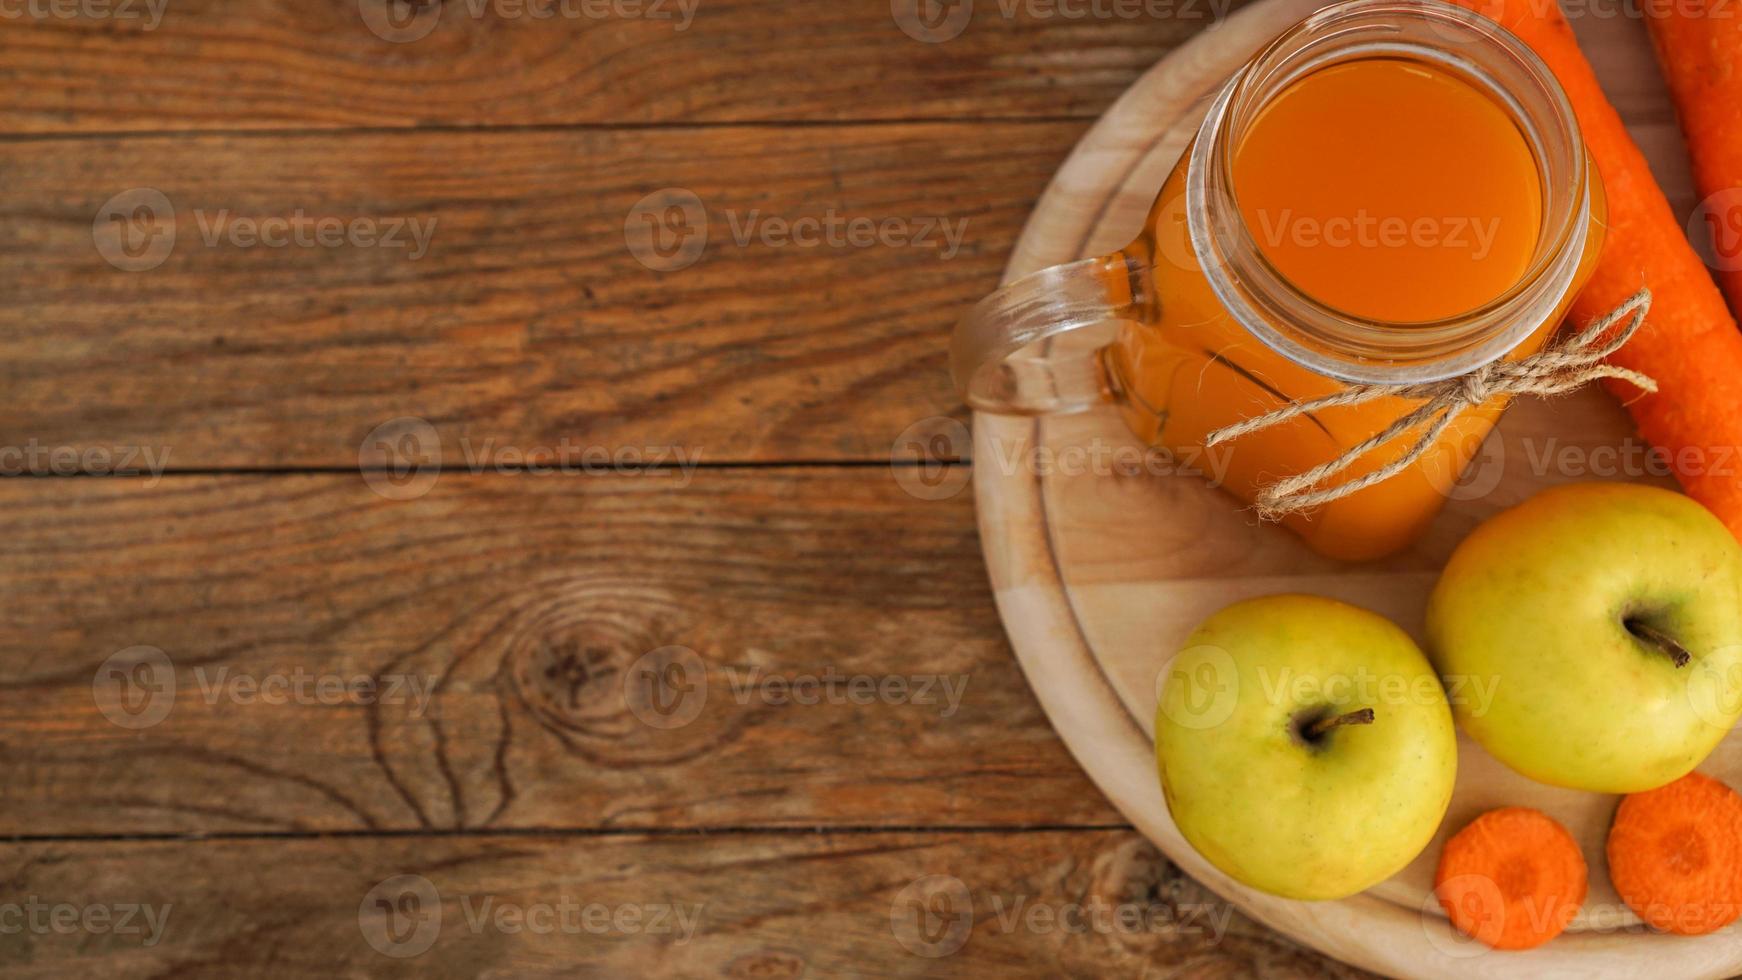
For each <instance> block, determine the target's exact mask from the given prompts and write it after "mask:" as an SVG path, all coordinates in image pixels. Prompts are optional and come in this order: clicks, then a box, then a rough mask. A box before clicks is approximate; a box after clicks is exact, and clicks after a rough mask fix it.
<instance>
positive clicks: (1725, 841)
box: [1608, 772, 1742, 936]
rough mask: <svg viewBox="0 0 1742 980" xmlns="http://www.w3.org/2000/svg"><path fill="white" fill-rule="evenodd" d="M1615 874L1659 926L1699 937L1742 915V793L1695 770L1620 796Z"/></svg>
mask: <svg viewBox="0 0 1742 980" xmlns="http://www.w3.org/2000/svg"><path fill="white" fill-rule="evenodd" d="M1608 851H1609V879H1610V880H1611V881H1613V882H1614V883H1615V890H1616V891H1617V892H1620V893H1621V899H1622V901H1624V902H1626V903H1627V907H1628V908H1630V909H1632V910H1633V911H1634V912H1635V913H1636V914H1638V916H1639V917H1640V918H1641V919H1644V920H1645V921H1646V923H1647V924H1648V925H1650V926H1652V927H1653V928H1655V929H1661V930H1663V931H1664V932H1675V933H1680V934H1682V935H1684V936H1698V935H1701V934H1703V933H1708V932H1712V931H1714V930H1717V929H1722V928H1723V927H1724V926H1727V925H1729V924H1730V923H1731V922H1734V921H1735V920H1736V917H1737V915H1739V914H1742V796H1737V795H1736V791H1735V790H1732V789H1731V788H1730V787H1728V786H1725V785H1724V784H1723V783H1720V782H1718V781H1717V780H1716V779H1712V778H1711V777H1709V776H1702V775H1700V774H1699V773H1697V772H1695V773H1689V774H1688V775H1686V776H1683V777H1682V778H1680V779H1678V780H1676V781H1675V782H1673V783H1670V784H1669V785H1667V786H1660V787H1658V788H1657V789H1654V790H1649V791H1647V792H1644V793H1634V794H1632V795H1630V796H1628V797H1627V798H1626V799H1624V800H1622V801H1621V806H1620V807H1619V808H1618V809H1617V810H1616V811H1615V822H1614V823H1613V824H1611V825H1610V827H1609V847H1608Z"/></svg>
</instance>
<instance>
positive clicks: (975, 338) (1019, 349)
mask: <svg viewBox="0 0 1742 980" xmlns="http://www.w3.org/2000/svg"><path fill="white" fill-rule="evenodd" d="M1141 275H1142V273H1141V267H1140V266H1139V264H1138V263H1137V262H1135V261H1133V259H1132V258H1131V257H1128V256H1127V255H1126V254H1125V253H1124V252H1114V253H1112V254H1110V255H1101V256H1097V257H1095V258H1092V259H1079V260H1078V261H1076V262H1069V263H1066V264H1064V265H1055V266H1053V267H1052V268H1050V269H1042V270H1040V271H1039V272H1035V273H1031V274H1029V275H1026V276H1023V277H1022V278H1020V279H1018V280H1016V281H1015V282H1012V283H1010V284H1008V285H1006V286H1004V287H1003V288H1001V289H999V290H998V291H997V292H995V293H993V294H992V295H990V296H987V297H986V298H985V299H983V300H981V301H980V302H979V303H977V304H975V306H974V308H973V309H972V310H970V311H969V312H968V315H967V316H965V317H963V318H962V321H961V322H960V323H958V324H957V325H956V332H955V334H954V336H952V337H951V338H950V374H951V375H952V376H953V377H954V379H955V383H956V391H957V392H958V393H959V394H960V395H961V397H962V400H963V401H964V402H966V403H967V405H968V407H969V408H972V409H974V410H975V411H980V412H991V413H994V414H998V415H1063V414H1067V413H1070V412H1080V411H1083V410H1084V409H1088V408H1093V407H1094V406H1096V405H1100V404H1103V403H1105V402H1110V401H1114V400H1116V399H1117V398H1118V391H1117V385H1116V383H1115V381H1114V378H1113V376H1112V374H1110V373H1109V371H1108V370H1107V366H1106V363H1105V359H1104V356H1103V355H1104V352H1105V351H1106V348H1105V347H1094V348H1087V347H1085V345H1082V344H1062V345H1061V344H1053V343H1050V342H1049V341H1052V340H1055V339H1059V338H1062V337H1064V336H1065V335H1066V334H1070V333H1073V332H1075V331H1078V330H1083V329H1086V328H1090V327H1096V326H1100V325H1103V324H1106V323H1108V322H1110V321H1120V320H1137V319H1139V316H1138V310H1137V297H1138V290H1137V289H1135V288H1134V284H1136V283H1138V282H1140V281H1141Z"/></svg>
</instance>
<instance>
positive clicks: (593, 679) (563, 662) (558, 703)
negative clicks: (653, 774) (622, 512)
mask: <svg viewBox="0 0 1742 980" xmlns="http://www.w3.org/2000/svg"><path fill="white" fill-rule="evenodd" d="M673 612H674V611H673V610H671V609H669V608H667V607H666V605H665V604H664V603H662V602H658V601H655V602H651V603H640V602H635V601H625V597H622V596H614V597H601V599H598V600H594V601H587V600H586V599H584V598H583V599H581V600H580V601H566V600H565V601H559V602H557V603H555V604H552V605H550V606H548V607H547V608H545V609H542V610H540V611H539V612H538V613H537V614H536V615H534V616H532V617H529V618H522V619H521V621H520V622H519V623H518V624H517V634H516V635H515V637H514V638H513V640H512V642H511V645H510V649H509V654H508V666H509V670H510V673H511V677H512V681H513V684H514V688H515V690H516V692H517V693H518V694H519V696H520V699H521V700H522V701H523V702H524V703H525V704H526V706H527V707H528V708H529V709H530V710H531V711H532V713H533V714H534V715H535V716H536V717H537V718H538V720H539V722H540V724H542V725H544V726H545V727H547V728H551V729H556V730H560V731H567V732H574V733H577V734H581V735H587V736H592V737H597V738H624V737H628V736H630V735H633V734H634V733H635V731H636V730H637V729H638V728H639V727H641V722H640V720H639V719H638V718H637V717H636V716H635V714H634V713H633V712H631V710H630V705H629V703H628V701H627V700H626V699H625V697H624V693H623V692H624V686H625V683H626V681H627V680H628V679H629V671H630V668H631V667H632V666H633V665H634V664H635V663H636V662H637V661H638V660H640V659H642V657H644V656H645V655H646V654H647V653H648V652H649V651H653V650H658V649H661V648H664V647H668V646H672V645H673V644H674V643H675V642H676V639H677V637H676V635H675V629H674V624H673Z"/></svg>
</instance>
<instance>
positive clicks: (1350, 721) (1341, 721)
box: [1306, 708, 1373, 742]
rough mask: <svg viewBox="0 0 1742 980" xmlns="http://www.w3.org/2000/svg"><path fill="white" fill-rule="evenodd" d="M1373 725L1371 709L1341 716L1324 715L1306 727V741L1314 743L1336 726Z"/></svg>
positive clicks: (1363, 709)
mask: <svg viewBox="0 0 1742 980" xmlns="http://www.w3.org/2000/svg"><path fill="white" fill-rule="evenodd" d="M1371 724H1373V709H1372V708H1362V709H1360V710H1358V711H1351V712H1349V713H1348V714H1343V715H1326V716H1325V717H1323V718H1320V719H1319V720H1318V721H1315V722H1313V723H1312V724H1311V725H1308V726H1307V730H1306V737H1307V741H1309V742H1310V741H1315V740H1317V739H1319V738H1322V737H1323V736H1324V734H1325V733H1326V732H1328V731H1330V730H1331V729H1333V728H1336V727H1337V726H1338V725H1371Z"/></svg>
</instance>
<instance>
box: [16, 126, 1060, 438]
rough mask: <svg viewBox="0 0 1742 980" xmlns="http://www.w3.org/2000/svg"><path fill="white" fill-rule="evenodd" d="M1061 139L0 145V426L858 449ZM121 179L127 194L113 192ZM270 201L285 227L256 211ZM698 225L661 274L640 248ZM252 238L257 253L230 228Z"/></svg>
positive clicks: (867, 135) (960, 301)
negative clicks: (411, 424)
mask: <svg viewBox="0 0 1742 980" xmlns="http://www.w3.org/2000/svg"><path fill="white" fill-rule="evenodd" d="M1080 131H1081V126H1080V125H1078V124H1074V123H1068V124H1058V123H1042V124H995V125H968V124H926V125H900V126H863V127H843V128H835V129H830V130H828V131H827V134H826V138H823V137H821V136H820V135H819V133H818V132H816V131H814V130H805V129H784V128H759V127H752V128H742V129H739V128H732V129H703V130H681V131H613V132H556V133H509V134H503V133H496V134H489V133H420V134H343V135H313V136H302V137H279V136H262V137H237V136H220V137H201V138H175V139H163V138H129V139H89V140H76V141H59V140H45V141H28V142H22V143H10V144H0V224H4V225H5V227H6V228H7V229H8V235H7V237H6V239H5V241H4V242H0V283H4V287H3V288H4V291H5V293H6V296H7V302H6V303H5V304H3V306H0V387H3V388H4V390H5V391H6V393H7V398H6V399H5V400H4V404H0V446H23V445H25V444H27V443H29V442H30V441H31V440H35V442H36V443H37V444H39V445H42V446H49V447H52V446H63V445H64V446H78V447H88V446H92V445H108V446H114V445H129V446H143V447H154V448H155V449H157V450H158V451H159V452H160V453H162V452H167V453H168V454H169V455H170V459H169V465H170V466H171V467H174V468H181V469H187V468H196V469H199V468H213V467H262V466H275V467H286V466H294V467H352V466H355V465H356V463H357V458H358V447H359V445H360V444H361V443H362V441H363V439H364V437H365V435H367V434H368V433H369V432H370V431H371V430H372V429H373V428H374V427H375V426H377V425H379V424H380V423H382V422H383V421H386V420H388V419H392V418H396V417H400V416H415V417H419V418H422V419H425V420H427V421H429V422H430V423H431V424H432V425H434V426H435V427H436V428H437V430H438V431H439V433H440V436H441V438H442V441H443V445H444V448H445V449H446V450H447V451H449V452H450V453H452V454H454V455H453V456H451V457H450V458H452V459H457V458H459V457H460V456H461V455H463V454H464V453H465V451H466V449H465V446H463V445H462V442H464V443H466V444H468V445H470V446H471V447H473V448H474V450H477V449H481V448H483V447H487V446H489V445H490V444H491V443H496V444H507V445H519V446H527V445H547V446H548V445H553V444H556V443H557V442H558V441H560V440H562V439H565V438H567V439H572V440H577V441H579V442H581V443H582V444H598V445H605V446H612V447H620V446H635V447H678V448H681V449H683V450H685V451H686V452H688V453H689V454H691V455H692V456H693V455H697V454H699V455H700V456H701V457H702V458H703V459H704V460H705V461H707V462H716V463H717V462H728V461H743V460H771V459H772V460H783V459H809V460H879V461H881V460H886V459H888V457H889V453H890V447H891V445H892V444H893V442H894V441H895V439H896V437H897V436H898V435H899V434H900V433H901V432H903V430H905V429H906V428H908V426H910V425H911V424H913V423H914V422H915V421H917V420H921V419H925V418H928V417H931V416H938V415H948V414H951V413H955V414H957V415H958V416H965V412H964V411H963V410H962V409H961V408H960V405H959V403H958V402H957V400H956V398H955V395H954V393H953V391H952V390H951V387H950V384H949V379H948V373H947V363H946V361H947V355H946V352H945V351H946V346H947V345H946V337H947V336H948V332H949V330H950V328H951V326H952V324H953V323H954V321H955V320H956V319H957V317H959V316H960V314H961V312H962V311H963V310H964V309H965V308H966V307H967V306H968V305H969V304H971V303H972V302H973V301H974V300H976V299H977V298H978V297H979V296H980V295H981V294H983V293H984V292H986V291H988V290H990V289H991V288H992V287H993V286H994V285H996V283H997V280H998V274H999V270H1000V268H1001V266H1002V264H1003V262H1004V259H1005V256H1006V250H1007V249H1008V247H1009V243H1010V242H1012V241H1014V239H1015V237H1016V233H1017V231H1018V230H1019V229H1020V227H1021V225H1022V222H1023V220H1024V219H1025V218H1026V216H1027V212H1028V208H1029V206H1030V204H1031V202H1032V201H1033V199H1034V198H1035V197H1036V196H1037V195H1038V194H1039V192H1040V190H1041V189H1042V188H1043V187H1044V186H1045V184H1046V182H1047V180H1048V179H1049V178H1050V177H1051V174H1052V171H1053V168H1054V167H1055V166H1056V165H1057V162H1058V160H1059V159H1060V158H1062V157H1063V156H1064V154H1065V153H1066V152H1068V150H1069V148H1070V147H1071V145H1072V144H1073V142H1074V141H1075V139H1076V137H1077V136H1078V134H1079V133H1080ZM135 188H149V189H155V190H156V191H159V192H161V194H162V195H163V197H162V198H159V199H157V201H158V202H159V203H153V204H152V205H151V207H153V208H155V211H152V212H138V211H137V206H138V205H139V204H140V198H139V195H138V194H134V195H133V196H132V197H127V196H122V197H121V198H120V203H118V204H116V203H113V201H114V200H115V199H116V196H117V195H120V194H122V192H124V191H128V190H130V189H135ZM664 189H669V190H670V191H671V193H670V194H668V195H664V196H655V197H651V198H650V197H649V195H650V194H652V193H653V192H657V191H661V190H664ZM140 193H145V192H144V191H141V192H140ZM686 193H687V194H688V195H691V196H689V197H686V196H685V194H686ZM145 200H150V198H149V197H147V198H145ZM164 201H166V202H167V204H165V203H161V202H164ZM129 202H131V203H129ZM672 202H676V205H683V204H685V202H688V203H689V205H690V206H692V207H693V208H694V210H693V212H690V213H693V214H694V218H693V219H691V218H688V217H686V216H685V214H686V212H685V211H683V209H682V207H679V210H678V211H677V213H676V214H675V216H674V215H671V214H668V213H667V206H668V204H671V203H672ZM676 205H674V206H676ZM123 211H124V212H125V214H122V213H120V212H123ZM158 212H163V213H166V214H171V213H172V214H171V216H172V217H173V219H174V220H173V222H171V221H170V220H169V217H162V220H161V223H157V222H154V221H152V220H150V219H149V215H150V214H153V213H158ZM287 219H295V220H297V221H298V222H300V223H299V224H297V225H296V226H295V228H294V233H295V235H293V234H292V232H293V229H292V228H291V227H290V226H289V225H288V224H286V225H283V226H280V227H277V228H276V229H275V228H274V227H273V226H272V225H271V224H270V223H269V222H271V221H274V220H276V221H280V222H283V221H286V220H287ZM637 219H641V220H637ZM649 221H651V222H654V223H655V224H652V225H650V224H649V223H648V222H649ZM692 221H693V223H687V224H686V222H692ZM117 222H120V223H119V224H117ZM320 222H326V225H325V226H324V227H326V233H327V234H328V235H329V237H328V238H327V239H326V241H327V242H329V243H337V244H336V245H334V246H333V247H327V246H325V245H323V244H322V240H321V239H320V238H319V237H317V236H319V235H321V234H322V231H321V228H322V227H323V226H322V225H321V224H320ZM660 222H664V223H665V224H659V223H660ZM704 222H705V225H706V237H705V247H704V248H702V249H701V250H700V251H699V252H698V253H695V255H694V259H695V261H694V262H693V264H691V265H688V266H686V267H682V268H673V267H672V266H671V264H670V263H668V262H667V261H666V260H665V259H662V258H660V257H659V255H658V253H656V252H652V251H650V246H651V244H652V240H651V239H650V238H648V237H646V236H647V235H648V234H650V233H652V232H653V231H655V230H657V231H658V232H659V234H660V236H661V240H662V241H663V242H664V243H665V244H666V245H669V246H671V247H673V248H678V247H680V246H682V245H683V244H684V243H688V242H702V241H704V239H703V238H701V237H699V236H697V235H695V234H693V233H685V234H680V232H682V231H683V229H684V228H686V227H687V228H698V229H699V228H701V227H702V226H703V223H704ZM94 225H95V226H99V227H94ZM353 227H355V228H356V229H357V231H356V233H353V231H352V229H353ZM420 228H421V229H422V231H423V232H424V233H425V234H426V236H427V241H426V243H425V246H424V248H423V249H422V254H421V255H420V254H419V251H420V250H419V246H418V245H417V244H416V236H417V234H418V231H417V229H420ZM626 229H627V230H626ZM274 231H276V232H277V233H278V235H279V236H280V237H276V238H272V239H269V240H270V241H274V242H278V243H283V244H284V247H270V246H268V245H266V244H260V243H259V241H258V240H257V239H256V238H255V237H254V235H255V233H256V232H258V233H260V234H262V235H270V234H272V233H273V232H274ZM296 235H299V236H300V241H301V242H302V244H298V243H297V242H298V239H297V238H296V237H295V236H296ZM390 235H391V236H392V237H393V239H394V240H395V242H396V243H398V245H399V246H402V247H386V245H385V244H384V243H385V242H386V241H387V239H388V237H389V236H390ZM122 236H125V242H124V241H123V237H122ZM129 243H130V244H131V245H132V246H134V247H136V249H137V256H136V257H135V258H129V257H128V256H127V254H126V253H125V252H123V251H121V248H122V247H123V245H124V244H129ZM154 243H159V244H160V245H161V246H162V247H160V248H158V250H157V251H153V250H152V249H153V248H154V247H158V246H157V245H155V244H154ZM99 245H100V248H99ZM638 255H640V256H643V257H647V258H648V263H643V262H642V261H640V260H639V259H638V257H637V256H638ZM105 256H108V257H109V258H112V259H114V260H115V261H114V262H113V263H112V262H110V261H108V260H106V258H105ZM690 257H691V256H690V255H689V253H682V252H679V253H677V260H678V262H679V263H681V262H682V261H684V260H685V259H687V258H690ZM154 262H160V263H161V264H155V265H154V264H153V263H154ZM660 270H664V271H660ZM75 377H76V378H77V379H79V380H78V382H77V383H76V384H75V383H70V379H72V378H75ZM3 462H4V461H3V460H0V463H3Z"/></svg>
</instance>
